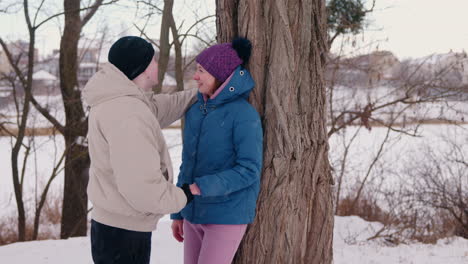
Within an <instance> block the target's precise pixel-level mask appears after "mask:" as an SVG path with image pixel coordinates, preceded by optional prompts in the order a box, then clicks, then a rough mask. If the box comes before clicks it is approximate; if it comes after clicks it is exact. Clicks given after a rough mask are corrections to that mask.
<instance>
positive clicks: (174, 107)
mask: <svg viewBox="0 0 468 264" xmlns="http://www.w3.org/2000/svg"><path fill="white" fill-rule="evenodd" d="M197 91H198V90H197V89H190V90H186V91H181V92H177V93H173V94H155V95H153V97H152V100H151V103H152V104H153V105H154V107H155V109H156V112H157V118H158V121H159V124H160V125H161V128H165V127H167V126H169V125H170V124H172V123H174V122H175V121H176V120H178V119H180V118H181V117H182V116H183V115H184V113H185V111H187V109H188V108H189V107H190V106H191V105H192V104H193V103H194V102H195V101H196V99H197Z"/></svg>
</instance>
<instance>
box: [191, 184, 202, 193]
mask: <svg viewBox="0 0 468 264" xmlns="http://www.w3.org/2000/svg"><path fill="white" fill-rule="evenodd" d="M190 191H191V192H192V194H193V195H201V190H200V188H198V185H197V184H196V183H194V184H191V185H190Z"/></svg>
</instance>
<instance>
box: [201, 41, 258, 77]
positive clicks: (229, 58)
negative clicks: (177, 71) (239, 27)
mask: <svg viewBox="0 0 468 264" xmlns="http://www.w3.org/2000/svg"><path fill="white" fill-rule="evenodd" d="M251 49H252V45H251V43H250V41H249V40H248V39H246V38H235V39H234V40H233V41H232V43H221V44H217V45H214V46H211V47H209V48H207V49H205V50H204V51H202V53H200V54H199V55H198V56H197V59H196V61H197V62H198V63H199V64H200V65H201V66H202V67H203V68H205V70H206V71H207V72H209V73H210V74H211V75H213V76H214V77H215V78H216V80H218V81H220V82H224V81H226V79H227V78H228V77H229V76H230V75H231V74H232V72H233V71H234V70H235V69H236V68H237V66H239V65H241V64H246V63H247V62H248V60H249V58H250V52H251Z"/></svg>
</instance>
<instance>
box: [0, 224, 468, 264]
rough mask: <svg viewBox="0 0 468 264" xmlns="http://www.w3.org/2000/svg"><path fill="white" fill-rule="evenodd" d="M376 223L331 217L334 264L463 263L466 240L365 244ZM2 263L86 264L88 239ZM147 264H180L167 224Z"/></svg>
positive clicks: (53, 243) (20, 250)
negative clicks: (149, 263)
mask: <svg viewBox="0 0 468 264" xmlns="http://www.w3.org/2000/svg"><path fill="white" fill-rule="evenodd" d="M379 226H380V224H379V223H369V222H366V221H364V220H362V219H360V218H358V217H354V216H350V217H339V216H337V217H335V229H334V241H333V254H334V263H335V264H341V263H343V264H344V263H346V264H349V263H360V264H377V263H381V264H387V263H388V264H394V263H405V264H410V263H411V264H443V263H450V264H466V263H468V240H466V239H462V238H450V239H444V240H440V241H438V243H437V244H435V245H427V244H416V243H415V244H410V245H399V246H391V245H385V244H384V243H383V242H380V241H366V239H367V238H368V236H369V235H370V234H372V231H373V230H377V229H378V228H379ZM0 260H1V262H2V263H19V264H22V263H24V264H30V263H34V264H54V263H67V264H75V263H76V264H86V263H92V259H91V249H90V239H89V237H83V238H72V239H68V240H46V241H33V242H23V243H15V244H11V245H7V246H2V247H0ZM151 263H158V264H166V263H167V264H181V263H183V245H182V244H180V243H178V242H176V241H175V239H173V238H172V236H171V230H170V221H167V220H165V221H162V222H160V223H159V226H158V229H157V230H156V231H155V232H153V244H152V253H151Z"/></svg>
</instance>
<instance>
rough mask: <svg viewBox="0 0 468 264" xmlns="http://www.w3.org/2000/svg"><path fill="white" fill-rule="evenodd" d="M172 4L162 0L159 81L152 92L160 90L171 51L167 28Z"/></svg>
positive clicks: (169, 0)
mask: <svg viewBox="0 0 468 264" xmlns="http://www.w3.org/2000/svg"><path fill="white" fill-rule="evenodd" d="M173 5H174V1H173V0H164V8H163V14H162V18H161V34H160V36H159V59H158V80H159V83H158V85H156V87H155V89H154V92H156V93H160V92H162V87H163V82H164V75H165V74H166V71H167V65H168V63H169V56H170V51H171V45H170V44H169V29H170V25H171V19H172V6H173Z"/></svg>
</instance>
